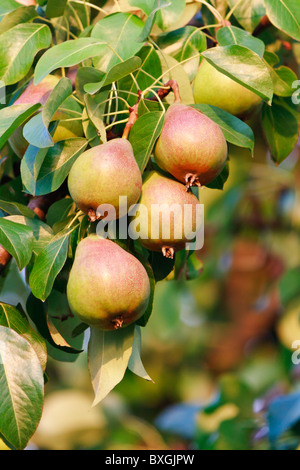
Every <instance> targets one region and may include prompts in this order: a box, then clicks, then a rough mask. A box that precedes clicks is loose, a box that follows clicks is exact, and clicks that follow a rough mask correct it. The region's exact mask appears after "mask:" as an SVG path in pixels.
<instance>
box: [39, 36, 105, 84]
mask: <svg viewBox="0 0 300 470" xmlns="http://www.w3.org/2000/svg"><path fill="white" fill-rule="evenodd" d="M104 51H105V41H98V40H97V39H94V38H79V39H74V40H72V41H66V42H63V43H61V44H57V45H56V46H54V47H51V49H48V50H47V51H46V52H45V53H44V54H43V55H42V57H41V58H40V60H39V61H38V63H37V64H36V68H35V72H34V84H35V85H37V84H38V83H40V82H41V81H42V80H43V79H44V78H45V77H46V76H47V75H48V74H49V73H51V72H53V70H56V69H58V68H60V67H73V66H74V65H77V64H79V63H80V62H83V61H85V60H87V59H90V58H91V57H95V56H97V55H100V54H103V53H104Z"/></svg>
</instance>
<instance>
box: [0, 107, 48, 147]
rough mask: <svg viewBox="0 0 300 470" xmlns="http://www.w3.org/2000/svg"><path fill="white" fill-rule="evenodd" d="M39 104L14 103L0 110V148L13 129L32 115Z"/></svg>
mask: <svg viewBox="0 0 300 470" xmlns="http://www.w3.org/2000/svg"><path fill="white" fill-rule="evenodd" d="M40 107H41V105H40V104H39V103H37V104H35V105H32V104H15V105H12V106H7V107H6V108H3V109H1V110H0V149H1V148H2V147H3V145H5V143H6V142H7V141H8V139H9V137H10V136H11V135H12V134H13V133H14V131H15V130H16V129H17V128H18V127H19V126H21V124H23V123H24V122H25V121H26V120H27V119H28V118H29V117H30V116H32V115H33V114H34V113H35V112H36V111H37V110H38V109H39V108H40Z"/></svg>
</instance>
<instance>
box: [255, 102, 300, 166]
mask: <svg viewBox="0 0 300 470" xmlns="http://www.w3.org/2000/svg"><path fill="white" fill-rule="evenodd" d="M296 109H297V108H296V106H295V107H293V105H292V103H291V102H290V100H288V99H286V100H284V98H276V100H274V103H273V105H272V107H269V106H264V107H263V109H262V125H263V130H264V134H265V136H266V139H267V142H268V145H269V147H270V151H271V154H272V158H273V160H274V161H275V162H276V163H278V164H279V163H281V162H282V161H283V160H284V159H285V158H286V157H288V156H289V154H290V153H291V152H292V150H293V149H294V147H295V145H296V144H297V141H298V136H299V129H298V124H299V116H298V113H297V111H296Z"/></svg>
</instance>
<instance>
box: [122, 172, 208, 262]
mask: <svg viewBox="0 0 300 470" xmlns="http://www.w3.org/2000/svg"><path fill="white" fill-rule="evenodd" d="M199 204H200V203H199V200H198V198H197V197H196V196H195V195H194V194H193V193H192V192H187V191H186V189H185V186H184V185H183V184H181V183H179V182H178V181H175V180H173V179H170V178H168V177H166V176H164V175H162V174H160V173H158V172H156V171H152V172H150V173H149V175H148V176H147V178H146V180H145V181H144V183H143V188H142V196H141V199H140V201H139V204H138V205H137V207H136V211H135V215H134V216H133V218H132V221H131V222H130V229H131V230H134V232H136V233H138V236H139V238H138V240H139V242H140V243H141V245H142V246H144V247H145V248H147V249H149V250H153V251H160V252H162V253H163V255H164V256H166V257H167V258H173V255H174V253H175V252H176V251H179V250H182V249H183V248H185V244H186V243H188V242H191V241H192V239H191V238H190V235H191V234H192V233H197V231H198V230H199V228H200V227H199V221H198V220H197V217H196V211H197V206H198V205H199ZM189 211H191V215H192V217H191V223H190V224H187V226H186V227H185V228H184V227H183V223H184V222H183V221H184V220H185V219H184V218H185V214H186V215H189ZM157 214H158V215H157Z"/></svg>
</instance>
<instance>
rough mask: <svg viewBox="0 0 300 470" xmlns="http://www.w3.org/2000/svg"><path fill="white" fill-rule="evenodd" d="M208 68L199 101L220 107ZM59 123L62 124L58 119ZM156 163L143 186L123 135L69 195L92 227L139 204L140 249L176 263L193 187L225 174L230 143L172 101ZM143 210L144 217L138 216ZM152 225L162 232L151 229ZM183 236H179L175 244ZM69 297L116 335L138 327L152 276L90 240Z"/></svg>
mask: <svg viewBox="0 0 300 470" xmlns="http://www.w3.org/2000/svg"><path fill="white" fill-rule="evenodd" d="M209 67H211V66H209ZM207 68H208V65H207V64H202V65H201V66H200V70H199V74H198V75H197V77H196V80H195V85H194V86H195V88H194V91H195V101H196V102H206V101H209V104H215V105H216V106H218V103H216V102H215V101H213V98H216V97H215V96H212V97H210V96H207V95H205V91H206V88H207V89H209V87H207V86H206V87H205V86H204V88H203V86H202V85H203V83H204V82H206V83H207V81H208V82H209V83H211V79H209V78H207V74H208V75H209V73H215V72H214V71H213V72H212V71H211V72H210V70H209V68H208V70H207ZM212 68H213V67H212ZM203 74H204V75H203ZM199 77H200V78H199ZM203 77H204V78H205V77H206V78H205V80H204V78H203ZM229 80H230V79H229ZM57 81H58V79H57V78H56V77H54V76H48V77H46V78H45V79H44V80H43V81H42V82H41V83H40V84H39V85H37V86H35V85H33V83H31V84H29V86H28V87H27V89H26V90H25V91H24V92H23V94H22V95H21V96H20V97H19V98H18V100H17V101H16V103H15V104H21V103H33V104H35V103H37V102H40V103H41V104H44V103H45V102H46V100H47V98H48V97H49V94H50V92H51V91H52V89H53V88H54V87H55V85H56V83H57ZM233 83H234V82H233ZM234 85H238V84H235V83H234ZM239 86H240V85H239ZM242 88H244V87H242ZM244 90H246V89H244ZM246 91H247V90H246ZM252 98H253V97H252ZM247 100H248V96H247V93H246V101H247ZM249 100H250V101H251V99H250V98H249ZM249 100H248V101H247V102H246V103H245V104H244V107H243V104H242V101H243V100H239V105H240V107H239V109H234V110H233V111H234V113H233V114H240V112H242V113H244V112H245V108H246V107H248V110H249V109H250V108H252V106H254V104H253V100H252V102H251V103H250V104H249ZM231 111H232V110H230V109H229V112H231ZM54 119H62V117H61V116H60V115H57V116H54ZM75 123H76V121H73V122H72V125H71V127H70V128H68V127H66V124H64V121H61V122H60V123H59V126H58V127H57V129H56V132H55V134H54V141H58V140H61V139H62V138H69V137H74V136H78V135H82V128H80V129H75V128H74V126H75ZM10 144H11V146H12V148H13V149H14V150H15V152H16V153H17V154H18V155H19V156H20V157H22V156H23V155H24V152H25V151H26V147H27V145H28V143H27V142H26V140H25V139H24V137H23V133H22V128H19V129H18V130H17V131H16V132H15V134H14V135H13V136H12V137H11V139H10ZM154 159H155V162H156V164H157V165H158V167H159V168H158V169H157V170H151V171H149V172H145V175H144V176H145V178H144V181H143V179H142V174H141V171H140V169H139V167H138V164H137V162H136V159H135V157H134V152H133V148H132V145H131V144H130V142H129V141H128V140H127V139H126V138H125V137H124V136H123V137H122V138H121V137H120V138H115V139H112V140H110V141H108V142H106V143H104V144H101V145H97V146H94V147H92V148H90V149H89V150H87V151H85V152H84V153H82V154H81V155H80V156H79V157H78V158H77V160H76V161H75V163H74V164H73V166H72V168H71V171H70V173H69V176H68V188H69V192H70V195H71V197H72V199H73V200H74V201H75V203H76V205H77V206H78V208H79V209H81V211H82V212H83V213H85V214H87V215H88V216H89V217H90V220H91V221H95V220H97V219H98V218H101V216H102V217H103V216H104V214H99V213H98V212H97V209H98V208H99V206H101V205H110V206H112V207H113V208H114V209H115V215H114V217H115V218H116V219H119V218H121V217H123V216H125V215H127V213H128V210H129V208H130V207H132V206H135V205H136V209H137V210H136V211H135V215H134V216H133V218H132V222H133V224H135V225H136V227H137V228H138V229H139V230H137V231H138V233H139V242H140V243H141V245H142V246H144V247H145V248H147V249H149V250H152V251H159V252H162V253H163V255H164V256H166V257H169V258H172V257H173V255H174V253H175V252H176V251H178V250H181V249H183V248H184V246H185V243H186V242H187V241H188V240H190V236H189V235H190V234H186V233H183V230H181V231H180V230H178V229H180V227H178V225H179V224H180V225H182V223H183V222H182V221H183V219H184V217H183V218H182V214H183V215H184V212H185V209H186V207H187V206H189V207H191V208H192V218H193V223H192V225H191V227H190V230H191V232H192V233H195V232H196V231H197V218H196V209H197V206H198V204H199V200H198V198H197V197H196V196H195V195H194V194H193V192H192V191H190V188H191V187H192V186H203V185H206V184H208V183H210V182H211V181H212V180H214V179H215V178H216V177H217V176H218V175H219V174H220V172H221V171H222V169H223V168H224V166H225V163H226V160H227V143H226V140H225V138H224V135H223V132H222V130H221V128H220V127H219V126H218V125H217V124H216V123H215V122H213V121H212V120H211V119H209V118H208V117H207V116H206V115H204V114H202V113H201V112H199V111H198V110H197V109H196V108H193V107H191V106H187V105H184V104H182V103H181V102H178V100H175V102H174V104H172V105H170V106H169V108H168V110H167V112H166V114H165V119H164V125H163V128H162V131H161V134H160V136H159V138H158V140H157V143H156V145H155V148H154ZM124 196H126V198H124ZM122 197H123V198H122ZM157 205H159V206H160V207H164V208H166V210H167V213H168V214H169V217H170V219H169V220H170V227H169V231H168V233H167V236H166V235H165V233H164V230H163V229H164V227H163V221H164V217H159V218H158V219H157V218H153V217H152V208H153V207H156V206H157ZM174 205H175V206H176V207H177V208H179V210H180V214H181V217H177V216H176V211H174V210H173V209H172V208H173V207H174ZM141 206H143V207H144V208H146V212H145V211H144V212H142V211H139V207H141ZM162 210H163V209H162ZM153 220H155V222H153ZM151 222H152V223H155V224H156V225H157V226H155V227H153V226H151ZM153 233H155V234H156V236H155V238H154V237H153V236H152V234H153ZM178 233H181V234H182V236H180V237H178ZM157 234H158V236H157ZM67 297H68V301H69V305H70V308H71V310H72V312H73V313H74V314H75V315H77V316H78V317H79V318H80V319H81V320H82V321H84V322H85V323H87V324H89V325H92V326H95V327H97V328H100V329H103V330H114V329H118V328H121V327H124V326H127V325H128V324H130V323H132V322H134V321H136V320H138V319H139V318H140V317H141V316H142V315H143V314H144V313H145V311H146V309H147V306H148V303H149V298H150V282H149V277H148V274H147V272H146V269H145V268H144V266H143V264H142V263H141V262H140V261H139V260H138V259H137V258H136V257H135V256H133V255H132V254H131V253H129V252H127V251H126V250H124V249H123V248H121V247H120V246H119V245H118V244H117V243H115V242H113V241H111V240H108V239H104V238H99V237H98V236H97V235H95V234H93V235H89V236H88V237H86V238H85V239H83V240H82V241H80V243H79V244H78V247H77V250H76V254H75V259H74V263H73V266H72V268H71V271H70V275H69V279H68V284H67Z"/></svg>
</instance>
